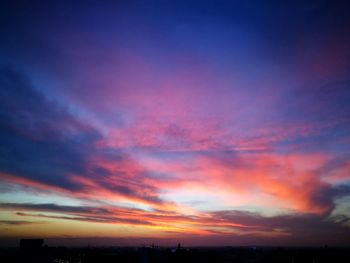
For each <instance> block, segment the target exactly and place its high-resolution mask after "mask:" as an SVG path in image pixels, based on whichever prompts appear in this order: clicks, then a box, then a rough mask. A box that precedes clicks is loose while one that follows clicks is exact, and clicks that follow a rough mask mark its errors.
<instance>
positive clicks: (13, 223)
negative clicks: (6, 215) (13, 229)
mask: <svg viewBox="0 0 350 263" xmlns="http://www.w3.org/2000/svg"><path fill="white" fill-rule="evenodd" d="M36 223H38V222H32V221H21V220H0V225H1V224H2V225H28V224H36Z"/></svg>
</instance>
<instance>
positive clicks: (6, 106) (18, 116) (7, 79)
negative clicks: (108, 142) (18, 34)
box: [0, 68, 100, 190]
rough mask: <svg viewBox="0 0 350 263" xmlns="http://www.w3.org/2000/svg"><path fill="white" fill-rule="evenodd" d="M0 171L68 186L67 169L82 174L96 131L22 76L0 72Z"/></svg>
mask: <svg viewBox="0 0 350 263" xmlns="http://www.w3.org/2000/svg"><path fill="white" fill-rule="evenodd" d="M0 115H1V121H0V125H1V129H0V133H1V134H0V135H1V136H0V140H1V145H2V147H1V156H2V158H1V159H0V169H1V171H2V172H5V173H8V174H12V175H16V176H20V177H23V178H26V179H29V180H33V181H39V182H41V183H44V184H48V185H54V186H58V187H62V188H65V189H70V190H77V189H78V188H79V185H76V184H74V183H73V182H71V180H70V179H69V177H68V176H67V175H68V174H70V173H82V172H84V166H85V163H86V161H87V152H89V148H90V144H91V143H93V142H94V141H96V140H97V139H98V138H100V134H99V133H98V132H97V131H96V130H95V129H94V128H92V127H90V126H89V125H86V124H84V123H83V122H81V121H79V120H78V119H76V118H75V117H74V116H73V115H71V114H70V113H69V112H68V110H67V109H64V108H61V107H60V106H58V105H57V104H56V103H55V102H51V101H49V100H47V99H46V98H45V97H44V96H43V95H42V94H41V93H40V92H38V91H37V90H35V89H34V88H33V87H32V85H31V83H30V81H29V80H28V79H27V78H26V77H25V76H23V75H22V74H20V73H18V72H16V71H14V70H12V69H9V68H2V69H1V70H0Z"/></svg>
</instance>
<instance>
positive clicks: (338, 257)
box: [0, 247, 350, 263]
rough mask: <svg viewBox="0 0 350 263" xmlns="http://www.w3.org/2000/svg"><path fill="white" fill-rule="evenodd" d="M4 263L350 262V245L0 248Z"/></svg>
mask: <svg viewBox="0 0 350 263" xmlns="http://www.w3.org/2000/svg"><path fill="white" fill-rule="evenodd" d="M0 262H3V263H7V262H37V263H42V262H45V263H46V262H56V263H77V262H80V263H88V262H94V263H95V262H99V263H110V262H115V263H117V262H127V263H132V262H140V263H141V262H142V263H147V262H148V263H151V262H169V263H171V262H181V263H186V262H196V263H197V262H198V263H205V262H218V263H219V262H289V263H297V262H308V263H313V262H315V263H316V262H317V263H318V262H350V250H349V249H348V248H326V247H325V248H263V247H257V248H255V247H223V248H180V249H178V248H152V247H141V248H120V247H114V248H63V247H59V248H52V247H43V248H40V249H37V250H28V249H20V248H9V249H0Z"/></svg>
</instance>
